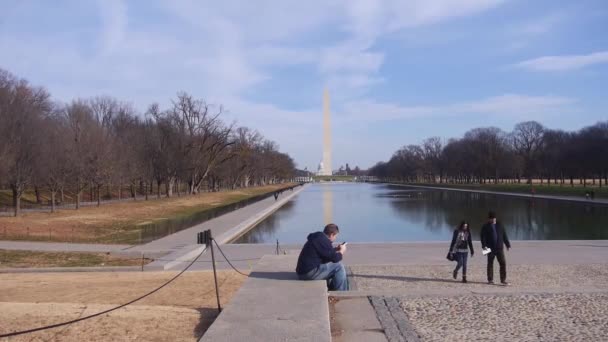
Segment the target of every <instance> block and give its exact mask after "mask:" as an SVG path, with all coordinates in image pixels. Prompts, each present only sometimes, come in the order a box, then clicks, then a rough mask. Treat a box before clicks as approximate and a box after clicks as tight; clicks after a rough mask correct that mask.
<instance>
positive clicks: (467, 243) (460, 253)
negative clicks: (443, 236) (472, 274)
mask: <svg viewBox="0 0 608 342" xmlns="http://www.w3.org/2000/svg"><path fill="white" fill-rule="evenodd" d="M469 249H470V250H471V257H473V255H474V254H475V251H474V250H473V241H472V240H471V232H470V231H469V223H468V222H467V221H462V222H460V226H458V228H456V229H454V234H453V235H452V243H451V244H450V253H453V255H454V260H456V262H458V264H456V268H455V269H454V272H453V274H452V275H453V277H454V279H456V278H458V270H460V268H461V267H462V282H463V283H466V282H467V259H468V258H469Z"/></svg>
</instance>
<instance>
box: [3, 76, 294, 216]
mask: <svg viewBox="0 0 608 342" xmlns="http://www.w3.org/2000/svg"><path fill="white" fill-rule="evenodd" d="M223 113H224V109H223V107H222V106H214V105H211V104H208V103H206V102H205V101H204V100H201V99H196V98H194V97H193V96H192V95H190V94H188V93H185V92H180V93H178V94H177V96H176V98H175V99H173V100H172V101H171V104H170V105H169V106H168V107H167V108H162V107H161V106H160V105H159V104H157V103H154V104H152V105H150V106H149V107H148V109H147V110H146V112H145V113H138V112H137V110H135V109H134V108H133V106H132V105H130V104H129V103H126V102H121V101H118V100H116V99H114V98H112V97H107V96H100V97H94V98H89V99H75V100H73V101H72V102H70V103H67V104H64V103H59V102H57V101H53V100H52V98H51V95H50V94H49V92H48V91H47V90H46V89H45V88H43V87H38V86H33V85H31V84H30V83H29V82H28V81H27V80H24V79H21V78H18V77H17V76H15V75H13V74H11V73H10V72H8V71H6V70H3V69H0V190H1V189H10V190H11V191H12V199H13V206H14V213H15V216H18V215H19V212H20V209H21V198H22V196H23V194H24V192H25V191H26V190H33V191H34V192H35V194H36V198H37V202H38V203H41V196H40V192H41V191H43V190H44V191H47V192H49V193H50V197H51V199H50V205H51V211H55V205H56V204H57V203H62V204H63V203H65V202H66V200H67V198H66V197H67V196H66V193H70V194H71V195H73V197H74V199H73V201H74V202H75V206H76V209H78V208H79V207H80V206H81V197H82V194H83V192H84V191H85V190H86V189H90V191H91V192H92V193H94V194H95V197H96V200H97V204H98V205H99V203H100V202H101V197H102V196H110V198H111V197H112V193H114V194H115V195H116V196H117V197H118V198H119V199H120V198H123V189H127V190H126V191H127V193H126V194H125V196H124V197H127V196H130V197H132V198H133V199H135V198H136V197H137V196H145V199H148V196H149V195H155V196H156V197H161V196H166V197H171V196H174V195H175V194H176V193H177V195H181V193H188V194H197V193H199V192H201V191H215V190H217V189H220V188H237V187H249V186H256V185H266V184H273V183H277V182H281V181H284V180H288V179H290V178H292V177H293V175H294V171H295V164H294V162H293V160H292V158H291V157H290V156H289V155H288V154H285V153H281V152H279V147H278V145H277V144H276V143H275V142H273V141H269V140H267V139H265V138H264V137H263V136H262V134H260V133H259V132H258V131H256V130H254V129H251V128H248V127H238V126H237V125H236V124H235V123H226V122H224V121H223V120H222V115H223ZM142 114H143V115H142ZM104 188H105V189H104ZM112 189H114V190H112ZM102 190H104V191H105V192H106V194H105V195H104V194H102V192H104V191H102ZM108 190H109V191H108ZM108 192H110V195H107V193H108ZM70 197H72V196H70Z"/></svg>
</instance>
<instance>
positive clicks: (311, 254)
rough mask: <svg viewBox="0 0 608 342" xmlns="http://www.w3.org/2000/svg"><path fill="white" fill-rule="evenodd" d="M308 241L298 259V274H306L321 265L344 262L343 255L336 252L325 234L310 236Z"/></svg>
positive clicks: (318, 233)
mask: <svg viewBox="0 0 608 342" xmlns="http://www.w3.org/2000/svg"><path fill="white" fill-rule="evenodd" d="M307 239H308V241H306V243H305V244H304V247H302V251H301V252H300V257H299V258H298V266H297V267H296V273H298V274H306V273H308V272H310V271H312V270H313V269H315V268H317V267H319V265H321V264H326V263H328V262H339V261H340V260H342V253H338V252H336V250H335V249H334V247H333V246H332V244H331V241H330V240H329V238H328V237H327V235H325V234H323V232H316V233H312V234H309V235H308V238H307Z"/></svg>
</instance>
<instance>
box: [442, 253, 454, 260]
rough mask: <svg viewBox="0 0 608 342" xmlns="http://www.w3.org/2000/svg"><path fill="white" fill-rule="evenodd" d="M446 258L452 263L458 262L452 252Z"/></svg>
mask: <svg viewBox="0 0 608 342" xmlns="http://www.w3.org/2000/svg"><path fill="white" fill-rule="evenodd" d="M445 258H446V259H448V260H450V261H454V260H456V256H455V255H454V253H452V252H448V255H446V257H445Z"/></svg>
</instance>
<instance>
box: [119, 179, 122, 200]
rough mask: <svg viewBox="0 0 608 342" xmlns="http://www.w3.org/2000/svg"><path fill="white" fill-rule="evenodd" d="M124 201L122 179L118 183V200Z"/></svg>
mask: <svg viewBox="0 0 608 342" xmlns="http://www.w3.org/2000/svg"><path fill="white" fill-rule="evenodd" d="M121 199H122V179H121V180H120V182H118V200H121Z"/></svg>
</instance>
